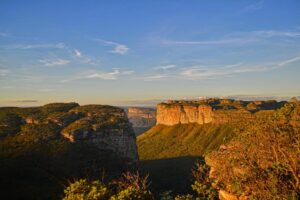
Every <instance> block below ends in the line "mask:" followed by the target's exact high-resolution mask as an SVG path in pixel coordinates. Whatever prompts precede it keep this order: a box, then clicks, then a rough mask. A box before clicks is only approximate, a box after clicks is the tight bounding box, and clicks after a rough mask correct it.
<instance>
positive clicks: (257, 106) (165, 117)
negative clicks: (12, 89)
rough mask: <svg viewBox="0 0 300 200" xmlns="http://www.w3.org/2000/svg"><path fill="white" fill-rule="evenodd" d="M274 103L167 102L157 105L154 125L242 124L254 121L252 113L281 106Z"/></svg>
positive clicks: (220, 100) (224, 101) (211, 100)
mask: <svg viewBox="0 0 300 200" xmlns="http://www.w3.org/2000/svg"><path fill="white" fill-rule="evenodd" d="M282 105H283V103H282V102H276V101H275V102H274V101H269V102H265V101H255V102H248V101H234V100H231V99H208V100H202V101H169V102H166V103H160V104H158V105H157V117H156V120H157V122H156V124H163V125H168V126H172V125H175V124H188V123H197V124H207V123H213V124H224V123H229V122H230V123H243V122H245V121H250V120H253V119H254V117H255V116H254V113H256V112H258V111H261V110H273V109H275V108H279V107H280V106H282Z"/></svg>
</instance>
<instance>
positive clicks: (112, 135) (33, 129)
mask: <svg viewBox="0 0 300 200" xmlns="http://www.w3.org/2000/svg"><path fill="white" fill-rule="evenodd" d="M0 147H1V148H0V163H1V164H0V170H1V172H2V176H1V179H0V185H1V189H0V193H1V195H2V197H3V198H4V199H59V198H60V197H61V195H62V192H63V187H64V185H66V184H67V181H68V180H74V179H80V178H90V179H96V178H97V179H98V178H99V177H105V179H106V180H110V179H113V178H116V177H119V176H120V174H121V173H123V172H125V171H131V170H134V171H135V170H136V169H137V166H138V160H139V159H138V154H137V147H136V136H135V134H134V131H133V128H132V125H131V123H130V122H129V121H128V118H127V115H126V113H125V111H124V110H123V109H121V108H117V107H113V106H102V105H86V106H79V105H78V104H76V103H55V104H48V105H45V106H42V107H32V108H15V107H10V108H0ZM20 174H21V175H22V176H20ZM15 191H18V192H17V193H16V192H15ZM33 191H35V192H33ZM6 197H7V198H6Z"/></svg>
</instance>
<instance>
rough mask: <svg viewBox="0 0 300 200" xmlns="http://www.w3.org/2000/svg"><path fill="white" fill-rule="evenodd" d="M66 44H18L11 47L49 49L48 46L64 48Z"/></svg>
mask: <svg viewBox="0 0 300 200" xmlns="http://www.w3.org/2000/svg"><path fill="white" fill-rule="evenodd" d="M65 47H66V45H65V44H64V43H56V44H17V45H11V46H9V48H12V49H48V48H56V49H63V48H65Z"/></svg>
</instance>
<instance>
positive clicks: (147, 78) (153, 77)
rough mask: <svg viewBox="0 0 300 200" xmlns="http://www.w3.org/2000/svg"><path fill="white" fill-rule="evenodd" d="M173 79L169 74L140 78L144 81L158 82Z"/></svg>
mask: <svg viewBox="0 0 300 200" xmlns="http://www.w3.org/2000/svg"><path fill="white" fill-rule="evenodd" d="M171 77H173V75H171V74H151V75H145V76H143V77H140V78H139V79H142V80H144V81H158V80H166V79H169V78H171Z"/></svg>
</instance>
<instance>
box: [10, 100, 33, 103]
mask: <svg viewBox="0 0 300 200" xmlns="http://www.w3.org/2000/svg"><path fill="white" fill-rule="evenodd" d="M15 102H16V103H36V102H38V100H34V99H24V100H16V101H15Z"/></svg>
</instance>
